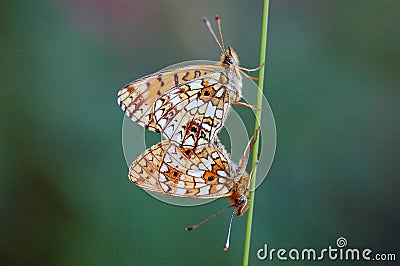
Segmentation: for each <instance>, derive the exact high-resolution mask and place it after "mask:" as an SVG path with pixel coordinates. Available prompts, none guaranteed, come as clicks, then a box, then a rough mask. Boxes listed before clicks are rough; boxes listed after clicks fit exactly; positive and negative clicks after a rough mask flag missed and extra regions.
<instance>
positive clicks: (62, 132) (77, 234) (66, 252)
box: [0, 0, 400, 265]
mask: <svg viewBox="0 0 400 266" xmlns="http://www.w3.org/2000/svg"><path fill="white" fill-rule="evenodd" d="M215 13H218V14H220V16H221V17H222V24H223V25H222V26H223V32H224V37H225V42H226V43H229V44H231V45H232V46H234V47H235V49H236V50H237V51H238V53H239V56H240V59H241V65H243V66H247V67H255V66H257V65H258V61H259V59H258V57H259V42H260V31H261V15H262V2H261V1H210V0H205V1H122V0H119V1H106V0H103V1H94V0H93V1H89V0H87V1H78V0H76V1H22V0H21V1H4V0H3V1H1V2H0V55H1V60H0V69H1V72H0V73H1V75H0V86H1V87H0V110H1V112H0V119H1V120H0V121H1V122H0V136H1V138H0V174H1V178H0V182H1V183H0V193H1V194H0V195H1V197H0V204H1V205H0V206H1V207H0V208H1V212H0V215H1V221H0V223H1V237H0V239H1V240H0V243H1V245H0V259H1V261H0V263H1V264H2V265H33V264H36V265H154V264H162V265H241V262H242V254H243V243H244V233H245V220H246V219H245V218H244V217H240V218H235V219H234V224H233V231H232V238H231V248H230V250H229V251H228V252H226V253H225V252H223V251H222V247H223V244H224V241H225V235H226V231H227V226H228V219H229V214H228V213H225V214H223V215H221V216H219V217H218V218H215V219H214V220H212V221H210V222H209V223H208V224H206V225H204V226H203V227H202V228H199V229H198V230H197V231H194V232H191V233H188V232H185V231H184V230H183V228H184V227H186V226H188V225H192V224H193V223H196V222H198V221H200V220H201V219H203V218H204V217H207V216H208V215H210V214H212V213H214V212H216V211H218V210H220V209H221V208H223V207H225V206H226V203H227V202H226V200H224V199H222V200H218V201H215V202H213V203H210V204H206V205H202V206H198V207H177V206H172V205H168V204H165V203H163V202H161V201H158V200H156V199H154V198H152V197H150V196H149V195H148V194H147V193H145V192H144V191H142V190H140V189H139V188H137V187H136V186H135V185H133V184H131V183H130V182H129V181H128V178H127V171H128V169H127V165H126V163H125V159H124V156H123V152H122V145H121V128H122V120H123V113H122V111H121V110H120V109H119V107H118V106H117V104H116V93H117V91H118V90H119V88H120V87H122V86H123V85H124V84H126V83H127V82H129V81H131V80H134V79H137V78H139V77H141V76H143V75H146V74H149V73H152V72H154V71H156V70H158V69H161V68H163V67H165V66H168V65H171V64H174V63H177V62H181V61H186V60H193V59H210V60H218V58H219V50H218V47H217V46H216V44H215V42H214V40H213V39H212V38H211V36H210V34H209V32H208V30H207V29H206V27H205V26H204V25H203V23H202V21H201V18H202V17H203V16H207V17H212V16H213V15H214V14H215ZM399 14H400V2H399V1H395V0H393V1H388V0H385V1H355V0H352V1H333V0H331V1H271V5H270V22H269V35H268V51H267V57H268V59H267V72H266V79H267V80H266V88H265V94H266V97H267V98H268V100H269V102H270V104H271V107H272V109H273V111H274V115H275V119H276V125H277V136H278V143H277V151H276V156H275V161H274V163H273V165H272V168H271V171H270V172H269V175H268V177H267V178H266V180H265V181H264V183H263V185H262V186H261V187H259V189H258V190H257V191H256V203H255V214H254V221H253V222H254V225H253V235H252V242H251V258H250V263H251V265H258V264H260V265H262V264H263V265H265V264H267V263H268V264H270V265H273V264H283V262H279V261H277V260H276V259H274V260H273V261H270V260H266V261H259V260H258V259H257V257H256V252H257V250H258V249H260V248H262V247H263V246H264V244H268V246H269V247H270V248H281V247H282V248H286V249H290V248H298V249H302V248H315V249H321V248H327V247H328V246H333V247H335V246H336V239H337V238H338V237H340V236H343V237H346V239H347V241H348V246H349V247H353V248H360V249H363V248H370V249H372V250H373V251H374V252H383V253H385V252H386V253H396V255H397V263H398V260H399V259H400V258H399V256H400V254H399V238H400V230H399V225H400V223H399V221H400V212H399V209H400V208H399V205H400V204H399V192H400V180H399V174H400V166H399V158H400V145H399V144H400V141H399V136H400V119H399V111H400V90H399V86H400V78H399V77H400V75H399V73H400V72H399V70H400V67H399V62H400V61H399V59H400V58H399V55H400V27H399V25H400V19H399ZM243 90H244V94H246V88H244V89H243ZM133 137H134V136H133ZM132 149H134V151H135V152H136V153H137V155H139V154H140V153H141V152H142V150H143V145H138V147H132ZM260 163H262V162H260ZM324 262H326V263H328V264H332V265H333V264H335V265H342V264H343V263H344V262H343V261H329V260H328V259H325V260H324ZM354 263H355V264H356V265H361V264H363V262H354ZM291 264H292V265H303V264H304V265H307V264H309V262H301V261H299V262H291ZM347 264H351V262H349V263H347ZM370 264H371V265H372V264H373V263H370ZM379 265H387V264H384V263H379Z"/></svg>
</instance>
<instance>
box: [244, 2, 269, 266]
mask: <svg viewBox="0 0 400 266" xmlns="http://www.w3.org/2000/svg"><path fill="white" fill-rule="evenodd" d="M268 9H269V0H264V11H263V22H262V29H261V52H260V65H262V64H264V63H265V58H266V50H267V29H268ZM264 72H265V65H264V67H262V68H261V69H260V71H259V74H258V78H259V79H258V87H259V89H258V94H257V103H256V106H257V111H256V122H255V125H254V131H256V130H257V129H258V128H259V123H260V121H261V108H262V98H263V90H264ZM259 134H260V132H258V135H259ZM259 139H260V138H259V136H257V139H256V141H255V144H254V148H253V154H252V162H251V166H252V168H254V170H253V174H252V176H251V181H250V195H249V209H248V212H247V225H246V237H245V242H244V251H243V265H244V266H247V265H248V264H249V255H250V239H251V227H252V222H253V208H254V188H255V184H256V174H257V165H256V164H257V159H258V158H257V157H258V147H259Z"/></svg>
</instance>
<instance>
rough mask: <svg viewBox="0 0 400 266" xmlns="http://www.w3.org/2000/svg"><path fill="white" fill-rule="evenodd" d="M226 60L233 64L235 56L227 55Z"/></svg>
mask: <svg viewBox="0 0 400 266" xmlns="http://www.w3.org/2000/svg"><path fill="white" fill-rule="evenodd" d="M226 61H227V62H228V63H229V64H231V65H233V63H234V62H233V58H232V57H230V56H227V57H226Z"/></svg>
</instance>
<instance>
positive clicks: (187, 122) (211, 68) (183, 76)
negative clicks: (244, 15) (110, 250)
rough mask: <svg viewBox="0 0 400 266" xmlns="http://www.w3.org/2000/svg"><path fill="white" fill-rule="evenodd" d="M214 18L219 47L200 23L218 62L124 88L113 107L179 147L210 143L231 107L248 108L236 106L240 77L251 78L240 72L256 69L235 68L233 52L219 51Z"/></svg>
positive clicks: (169, 72)
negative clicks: (217, 56) (218, 55)
mask: <svg viewBox="0 0 400 266" xmlns="http://www.w3.org/2000/svg"><path fill="white" fill-rule="evenodd" d="M215 19H216V21H217V24H218V30H219V34H220V39H221V43H222V44H221V43H220V42H219V41H218V38H217V37H216V35H215V33H214V31H213V30H212V28H211V25H210V22H209V21H208V19H206V18H204V22H205V23H206V25H207V27H208V29H209V30H210V32H211V34H212V35H213V37H214V39H215V40H216V42H217V44H218V45H219V47H220V49H221V51H222V55H221V58H220V61H219V62H218V63H215V64H193V65H188V66H184V67H177V68H174V69H170V70H163V71H159V72H156V73H154V74H151V75H148V76H145V77H142V78H140V79H138V80H135V81H133V82H131V83H129V84H127V85H126V86H124V87H123V88H122V89H121V90H120V91H119V92H118V99H117V102H118V104H119V106H120V107H121V108H122V110H123V111H124V112H125V114H126V115H127V116H128V117H129V118H131V120H133V121H134V122H137V123H138V124H139V125H141V126H143V127H145V128H146V129H149V130H152V131H155V132H159V133H161V134H162V135H163V137H164V138H165V139H167V140H168V141H170V142H173V143H175V144H178V145H179V146H181V147H185V148H195V147H199V146H202V145H208V144H209V143H211V142H212V141H213V139H214V138H215V136H216V134H217V133H218V132H219V130H220V129H221V128H222V126H223V124H224V121H225V120H226V117H227V114H228V111H229V108H230V105H231V104H238V105H244V106H248V107H251V108H254V107H253V106H252V105H249V104H246V103H243V102H239V99H240V98H241V97H242V91H241V89H242V77H241V73H243V74H244V75H245V76H247V77H249V78H251V77H250V76H248V75H247V74H246V73H245V72H243V70H245V71H255V70H257V69H259V68H261V67H262V66H260V67H258V68H256V69H246V68H243V67H239V59H238V56H237V54H236V52H235V51H234V50H233V48H232V47H231V46H228V48H227V49H225V48H224V47H225V46H224V42H223V39H222V33H221V23H220V19H219V16H218V15H217V16H216V17H215ZM253 79H254V78H253Z"/></svg>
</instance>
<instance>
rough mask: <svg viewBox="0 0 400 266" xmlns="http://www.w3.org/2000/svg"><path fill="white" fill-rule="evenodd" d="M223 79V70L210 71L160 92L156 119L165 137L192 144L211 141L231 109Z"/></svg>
mask: <svg viewBox="0 0 400 266" xmlns="http://www.w3.org/2000/svg"><path fill="white" fill-rule="evenodd" d="M224 80H225V81H226V80H227V78H226V77H225V76H224V74H223V73H217V72H215V73H209V74H206V75H203V76H202V77H201V78H198V79H194V80H191V81H189V82H187V83H185V84H180V85H178V86H177V87H175V88H173V89H172V90H169V91H168V92H167V93H166V94H164V95H162V96H160V97H159V98H158V99H157V100H156V101H155V103H154V121H155V123H156V124H157V127H158V128H159V129H160V131H161V132H162V133H163V135H164V136H165V138H166V139H168V140H170V141H172V142H175V143H176V144H178V145H182V146H183V147H189V148H195V147H199V146H201V145H207V144H208V143H210V142H211V141H212V140H213V139H214V137H215V136H216V134H217V132H218V131H219V130H220V129H221V127H222V125H223V124H224V121H225V118H226V114H227V113H228V111H229V106H230V97H229V91H228V90H227V88H226V86H225V83H224Z"/></svg>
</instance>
